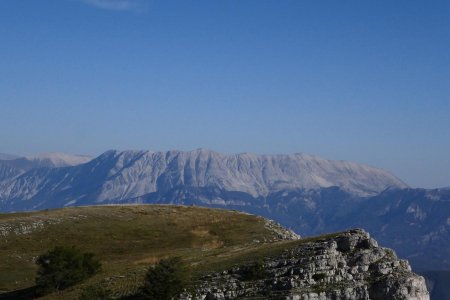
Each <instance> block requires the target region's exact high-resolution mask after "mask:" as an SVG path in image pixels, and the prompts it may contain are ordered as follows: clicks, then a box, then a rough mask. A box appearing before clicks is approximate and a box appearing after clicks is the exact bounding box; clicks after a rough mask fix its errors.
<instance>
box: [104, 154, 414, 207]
mask: <svg viewBox="0 0 450 300" xmlns="http://www.w3.org/2000/svg"><path fill="white" fill-rule="evenodd" d="M114 157H115V159H116V160H117V163H116V165H115V167H114V168H113V169H112V170H111V172H110V174H109V175H110V177H109V178H108V179H107V180H106V181H105V183H104V184H103V186H102V190H101V193H100V195H99V198H98V200H100V201H102V200H106V199H114V198H117V197H118V196H119V197H120V198H123V197H128V198H129V197H133V196H139V195H143V194H146V193H151V192H155V191H158V190H160V189H170V188H172V187H174V186H192V187H217V188H220V189H224V190H227V191H240V192H245V193H248V194H251V195H252V196H254V197H256V196H266V195H267V194H268V193H271V192H277V191H281V190H293V189H316V188H322V187H331V186H338V187H340V188H342V189H343V190H345V191H347V192H350V193H353V194H357V195H359V196H361V195H362V196H364V195H372V194H376V193H379V192H381V191H383V190H385V189H386V188H390V187H394V188H405V187H407V185H406V184H405V183H403V182H402V181H401V180H399V179H398V178H396V177H395V176H393V175H392V174H389V173H388V172H386V171H383V170H380V169H376V168H372V167H368V166H365V165H361V164H356V163H351V162H345V161H332V160H327V159H323V158H320V157H317V156H312V155H306V154H292V155H256V154H248V153H243V154H235V155H223V154H220V153H217V152H213V151H208V150H203V149H200V150H195V151H190V152H181V151H168V152H129V151H125V152H115V153H114Z"/></svg>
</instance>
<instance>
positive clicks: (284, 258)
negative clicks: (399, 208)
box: [180, 229, 429, 300]
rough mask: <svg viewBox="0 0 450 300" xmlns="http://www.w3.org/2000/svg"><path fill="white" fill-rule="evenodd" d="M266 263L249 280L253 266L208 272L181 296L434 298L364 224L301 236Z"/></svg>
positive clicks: (403, 262) (418, 299) (405, 262)
mask: <svg viewBox="0 0 450 300" xmlns="http://www.w3.org/2000/svg"><path fill="white" fill-rule="evenodd" d="M262 268H263V270H264V271H263V272H264V273H263V278H256V279H255V278H250V280H249V278H248V274H249V270H250V269H251V266H236V267H234V268H232V269H230V270H226V271H223V272H221V273H214V274H209V275H207V276H205V277H203V278H202V280H201V281H200V282H199V283H198V285H197V287H196V288H195V289H194V291H193V292H186V293H184V294H183V295H181V297H180V299H184V300H187V299H195V300H199V299H202V300H203V299H235V298H239V299H292V300H294V299H295V300H301V299H303V300H311V299H317V300H319V299H320V300H328V299H330V300H331V299H333V300H339V299H365V300H368V299H373V300H382V299H383V300H387V299H411V300H427V299H429V294H428V291H427V288H426V285H425V280H424V278H423V277H421V276H418V275H416V274H414V273H413V272H412V271H411V268H410V266H409V264H408V262H407V261H405V260H399V259H398V258H397V257H396V255H395V253H394V252H393V251H392V250H390V249H387V248H382V247H379V246H378V244H377V242H376V241H375V240H374V239H372V238H370V236H369V234H368V233H366V232H365V231H363V230H360V229H355V230H351V231H347V232H343V233H338V234H332V235H327V236H323V237H319V238H315V239H306V240H303V241H299V242H298V245H296V246H294V247H292V248H289V249H286V250H285V251H284V252H283V253H282V254H281V255H279V256H276V257H266V258H265V259H264V262H263V263H262ZM258 297H259V298H258Z"/></svg>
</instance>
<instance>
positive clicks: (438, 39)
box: [0, 0, 450, 188]
mask: <svg viewBox="0 0 450 300" xmlns="http://www.w3.org/2000/svg"><path fill="white" fill-rule="evenodd" d="M449 15H450V2H448V1H441V0H438V1H434V2H433V3H430V2H426V1H419V0H413V1H376V2H361V1H346V2H341V1H331V0H330V1H320V2H318V1H291V0H286V1H272V0H271V1H268V0H267V1H245V2H242V1H196V2H186V1H150V0H149V1H146V0H120V1H119V0H101V1H100V0H61V1H51V0H41V1H23V0H4V1H1V2H0V25H1V26H0V39H1V40H0V42H1V44H2V47H0V65H1V66H2V67H1V68H0V107H1V109H0V128H2V130H0V141H1V144H0V152H2V153H9V154H16V155H30V154H35V153H41V152H64V153H80V154H87V155H94V156H95V155H99V154H100V153H102V152H104V151H106V150H108V149H151V150H155V151H158V150H162V151H164V150H171V149H176V150H184V151H186V150H192V149H197V148H206V149H211V150H214V151H218V152H221V153H241V152H252V153H257V154H289V153H308V154H313V155H317V156H321V157H324V158H327V159H332V160H346V161H354V162H357V163H362V164H366V165H370V166H374V167H377V168H382V169H384V170H387V171H389V172H391V173H393V174H394V175H396V176H398V177H399V178H400V179H402V180H404V181H405V182H406V183H408V184H409V185H411V186H413V187H424V188H437V187H444V186H450V138H449V137H450V118H449V115H450V85H449V84H448V79H449V78H450V18H449Z"/></svg>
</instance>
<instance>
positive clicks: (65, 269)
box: [36, 247, 101, 294]
mask: <svg viewBox="0 0 450 300" xmlns="http://www.w3.org/2000/svg"><path fill="white" fill-rule="evenodd" d="M36 264H37V265H38V266H39V268H38V271H37V277H36V285H37V291H38V293H40V294H45V293H48V292H51V291H55V290H62V289H65V288H67V287H69V286H71V285H74V284H76V283H78V282H81V281H83V280H84V279H86V278H88V277H91V276H92V275H94V274H95V273H97V272H98V271H99V270H100V267H101V264H100V262H99V261H98V260H97V259H95V258H94V255H93V254H92V253H82V252H81V251H80V250H78V249H76V248H74V247H55V248H54V249H52V250H50V251H48V252H46V253H44V254H42V255H41V256H39V257H38V259H37V260H36Z"/></svg>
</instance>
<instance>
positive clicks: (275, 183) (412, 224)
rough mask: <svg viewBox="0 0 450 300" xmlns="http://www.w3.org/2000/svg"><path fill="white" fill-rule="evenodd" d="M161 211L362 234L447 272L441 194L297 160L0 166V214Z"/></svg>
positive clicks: (209, 155) (449, 208)
mask: <svg viewBox="0 0 450 300" xmlns="http://www.w3.org/2000/svg"><path fill="white" fill-rule="evenodd" d="M121 203H161V204H163V203H164V204H166V203H169V204H183V205H192V204H195V205H201V206H210V207H222V208H228V209H237V210H241V211H246V212H250V213H255V214H259V215H262V216H265V217H269V218H271V219H275V220H276V221H278V222H280V223H281V224H283V225H285V226H288V227H290V228H292V229H294V230H295V231H296V232H298V233H299V234H301V235H303V236H308V235H316V234H321V233H326V232H331V231H338V230H344V229H347V228H351V227H356V226H357V227H362V228H364V229H366V230H368V231H370V232H371V234H373V236H374V237H376V238H377V239H378V240H380V242H381V243H382V244H383V245H386V246H388V247H392V248H394V249H395V250H396V251H397V252H398V253H399V254H400V255H401V257H403V258H407V259H409V260H410V261H411V263H412V265H413V267H415V268H417V269H420V270H434V269H443V270H445V269H450V260H449V259H448V257H450V238H449V236H450V234H449V233H450V221H449V218H448V216H449V215H450V191H449V190H446V189H436V190H425V189H411V188H409V187H408V186H407V185H406V184H405V183H404V182H402V181H401V180H400V179H398V178H397V177H395V176H394V175H392V174H390V173H388V172H386V171H383V170H381V169H377V168H374V167H369V166H365V165H361V164H356V163H352V162H345V161H332V160H327V159H324V158H320V157H317V156H312V155H306V154H291V155H256V154H249V153H242V154H234V155H224V154H220V153H217V152H214V151H209V150H204V149H198V150H194V151H187V152H184V151H166V152H151V151H116V150H110V151H107V152H105V153H103V154H102V155H100V156H98V157H96V158H93V159H91V158H90V157H80V156H66V155H62V154H53V155H41V156H38V157H34V158H30V157H29V158H19V159H13V160H2V161H0V211H5V212H6V211H23V210H38V209H45V208H56V207H64V206H77V205H94V204H121Z"/></svg>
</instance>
